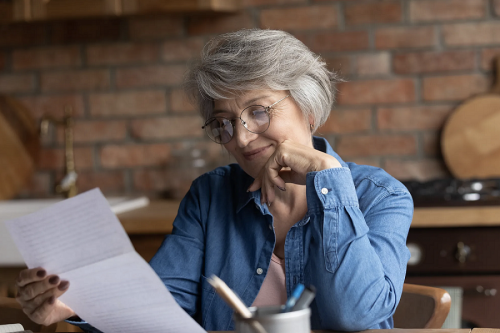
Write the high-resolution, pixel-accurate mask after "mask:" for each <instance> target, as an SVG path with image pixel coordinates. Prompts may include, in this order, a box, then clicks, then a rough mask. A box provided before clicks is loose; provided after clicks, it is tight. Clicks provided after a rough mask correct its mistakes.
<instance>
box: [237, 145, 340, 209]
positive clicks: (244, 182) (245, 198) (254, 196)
mask: <svg viewBox="0 0 500 333" xmlns="http://www.w3.org/2000/svg"><path fill="white" fill-rule="evenodd" d="M313 146H314V149H316V150H319V151H322V152H324V153H327V154H328V155H331V156H333V157H335V158H336V159H337V160H338V161H339V163H340V164H341V165H342V167H344V168H348V166H347V163H345V162H344V161H343V160H342V159H341V158H340V156H339V155H338V154H337V153H336V152H335V151H334V150H333V148H332V146H330V143H328V141H327V140H326V139H325V138H321V137H318V136H314V137H313ZM242 173H243V175H244V176H243V177H242V179H241V180H240V181H241V182H239V183H240V184H239V186H237V187H236V191H243V192H245V193H243V194H242V195H238V199H237V206H236V212H237V213H239V211H240V210H241V209H243V207H244V206H246V205H247V204H248V203H249V202H250V201H252V200H253V201H254V203H255V205H256V206H257V207H258V208H259V209H260V211H261V212H262V213H263V214H264V213H266V212H269V210H268V209H267V205H265V204H264V205H261V204H260V190H258V191H254V192H246V190H247V188H248V187H249V186H250V185H251V184H252V182H253V180H254V179H253V178H252V177H250V176H249V175H247V174H246V173H245V172H242Z"/></svg>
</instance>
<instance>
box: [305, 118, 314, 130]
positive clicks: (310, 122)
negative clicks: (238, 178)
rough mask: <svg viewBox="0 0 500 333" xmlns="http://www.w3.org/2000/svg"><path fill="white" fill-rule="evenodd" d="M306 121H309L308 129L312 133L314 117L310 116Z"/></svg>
mask: <svg viewBox="0 0 500 333" xmlns="http://www.w3.org/2000/svg"><path fill="white" fill-rule="evenodd" d="M307 120H308V121H309V129H310V130H311V132H313V131H314V117H313V115H312V114H310V115H309V116H308V117H307Z"/></svg>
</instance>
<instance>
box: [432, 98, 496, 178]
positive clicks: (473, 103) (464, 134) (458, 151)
mask: <svg viewBox="0 0 500 333" xmlns="http://www.w3.org/2000/svg"><path fill="white" fill-rule="evenodd" d="M441 148H442V151H443V155H444V160H445V162H446V165H447V166H448V168H449V169H450V171H451V173H452V174H453V175H454V176H455V177H456V178H461V179H469V178H495V177H496V178H500V95H498V94H486V95H481V96H478V97H475V98H472V99H470V100H468V101H466V102H465V103H463V104H462V105H460V106H459V107H458V108H457V109H456V110H455V111H454V112H453V113H452V114H451V116H450V117H449V118H448V120H447V122H446V124H445V126H444V129H443V134H442V137H441Z"/></svg>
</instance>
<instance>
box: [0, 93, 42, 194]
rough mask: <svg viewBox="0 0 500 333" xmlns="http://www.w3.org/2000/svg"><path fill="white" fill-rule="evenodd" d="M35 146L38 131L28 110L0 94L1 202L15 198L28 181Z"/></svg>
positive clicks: (35, 151) (37, 142)
mask: <svg viewBox="0 0 500 333" xmlns="http://www.w3.org/2000/svg"><path fill="white" fill-rule="evenodd" d="M38 147H39V140H38V130H37V126H36V123H35V121H34V119H33V118H32V117H31V115H30V113H29V111H28V110H27V109H26V108H24V107H23V106H22V105H21V104H20V103H19V102H17V101H16V100H14V99H13V98H11V97H7V96H1V95H0V170H1V172H0V200H6V199H10V198H13V197H15V196H16V195H17V194H18V193H19V191H20V190H21V189H22V187H23V186H24V185H25V184H26V182H27V181H28V180H29V179H30V177H31V175H32V173H33V171H34V169H35V160H36V156H37V152H38V149H39V148H38Z"/></svg>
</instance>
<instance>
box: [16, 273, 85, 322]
mask: <svg viewBox="0 0 500 333" xmlns="http://www.w3.org/2000/svg"><path fill="white" fill-rule="evenodd" d="M68 288H69V282H68V281H61V283H60V284H59V286H58V287H56V288H53V289H51V290H49V291H47V293H45V294H43V295H40V296H39V297H37V299H38V298H39V300H37V302H36V304H37V305H38V306H37V307H35V308H34V309H28V308H25V309H23V311H24V312H25V313H26V314H27V315H28V316H29V317H30V319H31V320H33V321H34V322H37V323H40V324H42V325H50V324H52V323H53V322H57V321H60V320H63V319H66V318H69V317H71V316H72V315H74V314H75V313H74V311H73V310H71V309H70V308H68V307H67V306H66V305H65V304H63V303H62V302H61V301H59V300H58V298H59V297H60V296H61V295H62V294H64V293H65V292H66V291H67V290H68Z"/></svg>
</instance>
